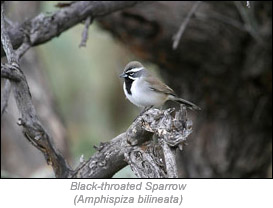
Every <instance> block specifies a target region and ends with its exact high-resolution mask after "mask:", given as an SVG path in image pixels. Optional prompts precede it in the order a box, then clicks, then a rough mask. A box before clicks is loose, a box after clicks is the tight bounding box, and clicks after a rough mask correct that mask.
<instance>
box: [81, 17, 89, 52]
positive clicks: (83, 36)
mask: <svg viewBox="0 0 273 208" xmlns="http://www.w3.org/2000/svg"><path fill="white" fill-rule="evenodd" d="M90 24H91V16H89V17H87V18H86V20H85V24H84V29H83V31H82V41H81V43H80V45H79V47H85V46H86V42H87V39H88V29H89V25H90Z"/></svg>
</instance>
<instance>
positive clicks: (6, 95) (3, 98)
mask: <svg viewBox="0 0 273 208" xmlns="http://www.w3.org/2000/svg"><path fill="white" fill-rule="evenodd" d="M10 92H11V84H10V81H9V80H6V81H5V83H4V89H3V91H1V118H2V115H3V114H4V112H5V110H6V108H7V106H8V101H9V95H10Z"/></svg>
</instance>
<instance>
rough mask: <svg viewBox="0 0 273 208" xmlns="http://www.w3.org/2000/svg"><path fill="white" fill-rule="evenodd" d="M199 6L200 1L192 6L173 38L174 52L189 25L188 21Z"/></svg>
mask: <svg viewBox="0 0 273 208" xmlns="http://www.w3.org/2000/svg"><path fill="white" fill-rule="evenodd" d="M200 4H201V1H197V2H195V3H194V5H193V6H192V8H191V10H190V12H189V13H188V15H187V17H186V19H185V20H184V21H183V22H182V24H181V26H180V28H179V30H178V32H177V33H176V35H175V36H174V37H173V49H174V50H175V49H176V48H177V46H178V44H179V41H180V39H181V37H182V35H183V33H184V31H185V29H186V27H187V25H188V24H189V21H190V19H191V17H192V15H193V14H194V13H195V11H196V10H197V8H198V7H199V5H200Z"/></svg>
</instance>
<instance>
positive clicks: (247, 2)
mask: <svg viewBox="0 0 273 208" xmlns="http://www.w3.org/2000/svg"><path fill="white" fill-rule="evenodd" d="M246 6H247V8H249V9H250V1H246Z"/></svg>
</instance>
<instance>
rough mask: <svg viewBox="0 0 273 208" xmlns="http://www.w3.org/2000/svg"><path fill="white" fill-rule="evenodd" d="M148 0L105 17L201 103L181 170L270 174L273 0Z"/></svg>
mask: <svg viewBox="0 0 273 208" xmlns="http://www.w3.org/2000/svg"><path fill="white" fill-rule="evenodd" d="M193 5H194V2H150V3H148V2H147V3H146V4H145V5H144V4H141V5H138V6H136V7H134V8H130V9H127V10H124V11H121V12H116V13H114V14H111V15H110V16H108V17H106V18H103V19H100V21H99V22H100V25H101V26H102V27H103V28H105V29H106V30H108V31H110V32H111V33H112V34H113V35H114V36H115V37H116V38H117V39H119V40H120V41H122V42H123V43H125V45H126V46H127V47H129V48H130V49H131V50H132V52H134V53H135V55H136V56H138V57H139V58H140V59H143V60H146V61H151V62H154V63H156V64H158V66H159V67H160V70H161V72H162V75H163V77H164V79H165V81H166V82H167V83H171V84H170V85H171V87H172V88H174V89H175V91H177V92H178V94H179V95H181V97H183V98H185V99H188V100H191V101H193V102H194V103H196V104H198V105H199V106H200V107H201V108H202V112H201V113H200V114H198V116H196V123H197V126H196V127H195V128H196V131H195V133H194V134H193V138H194V139H192V140H191V142H190V145H189V146H188V148H186V150H185V151H183V153H181V154H180V155H179V156H178V157H179V158H180V159H179V164H178V165H179V167H180V170H179V176H180V177H228V178H229V177H271V176H272V172H271V171H270V169H271V168H272V148H271V147H272V115H271V113H272V2H251V6H250V8H247V7H246V6H245V3H244V2H202V4H200V5H199V7H198V8H197V10H196V11H195V12H194V15H193V16H192V17H191V19H190V20H189V22H188V24H187V27H186V29H185V31H184V33H183V35H182V37H181V39H180V42H179V44H178V47H177V49H176V50H173V48H172V45H173V37H174V36H175V35H176V34H177V32H178V30H179V27H180V25H181V24H183V22H184V21H185V18H186V17H187V15H188V13H189V11H190V10H191V8H192V7H193Z"/></svg>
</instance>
